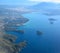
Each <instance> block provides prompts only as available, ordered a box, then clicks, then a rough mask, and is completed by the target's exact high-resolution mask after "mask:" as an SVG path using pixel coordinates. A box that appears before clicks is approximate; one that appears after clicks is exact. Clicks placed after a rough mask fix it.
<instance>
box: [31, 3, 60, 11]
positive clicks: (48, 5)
mask: <svg viewBox="0 0 60 53" xmlns="http://www.w3.org/2000/svg"><path fill="white" fill-rule="evenodd" d="M51 8H53V9H54V8H60V4H56V3H51V2H41V3H39V4H37V5H34V6H31V7H30V9H36V10H38V9H51Z"/></svg>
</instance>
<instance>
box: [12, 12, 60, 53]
mask: <svg viewBox="0 0 60 53" xmlns="http://www.w3.org/2000/svg"><path fill="white" fill-rule="evenodd" d="M23 16H24V17H26V18H28V19H29V21H28V22H27V23H26V24H25V25H24V26H20V27H19V28H18V30H21V29H22V30H24V31H25V32H24V34H20V33H16V32H14V34H15V35H17V36H18V39H17V42H19V41H23V40H26V41H27V46H26V47H25V48H24V49H23V50H22V51H21V53H60V16H46V15H43V14H42V13H39V12H34V13H28V14H23ZM49 18H54V19H57V20H56V21H54V22H53V24H50V21H49ZM37 30H39V31H41V32H42V33H43V34H42V35H37V33H36V31H37ZM11 33H12V32H11Z"/></svg>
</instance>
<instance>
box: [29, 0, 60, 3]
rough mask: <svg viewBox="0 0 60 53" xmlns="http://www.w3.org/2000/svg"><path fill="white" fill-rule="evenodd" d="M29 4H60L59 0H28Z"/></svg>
mask: <svg viewBox="0 0 60 53" xmlns="http://www.w3.org/2000/svg"><path fill="white" fill-rule="evenodd" d="M29 1H31V2H54V3H60V0H29Z"/></svg>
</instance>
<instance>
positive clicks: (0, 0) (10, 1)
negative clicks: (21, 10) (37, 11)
mask: <svg viewBox="0 0 60 53" xmlns="http://www.w3.org/2000/svg"><path fill="white" fill-rule="evenodd" d="M40 2H54V3H60V0H0V5H28V6H30V5H36V4H38V3H40Z"/></svg>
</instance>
